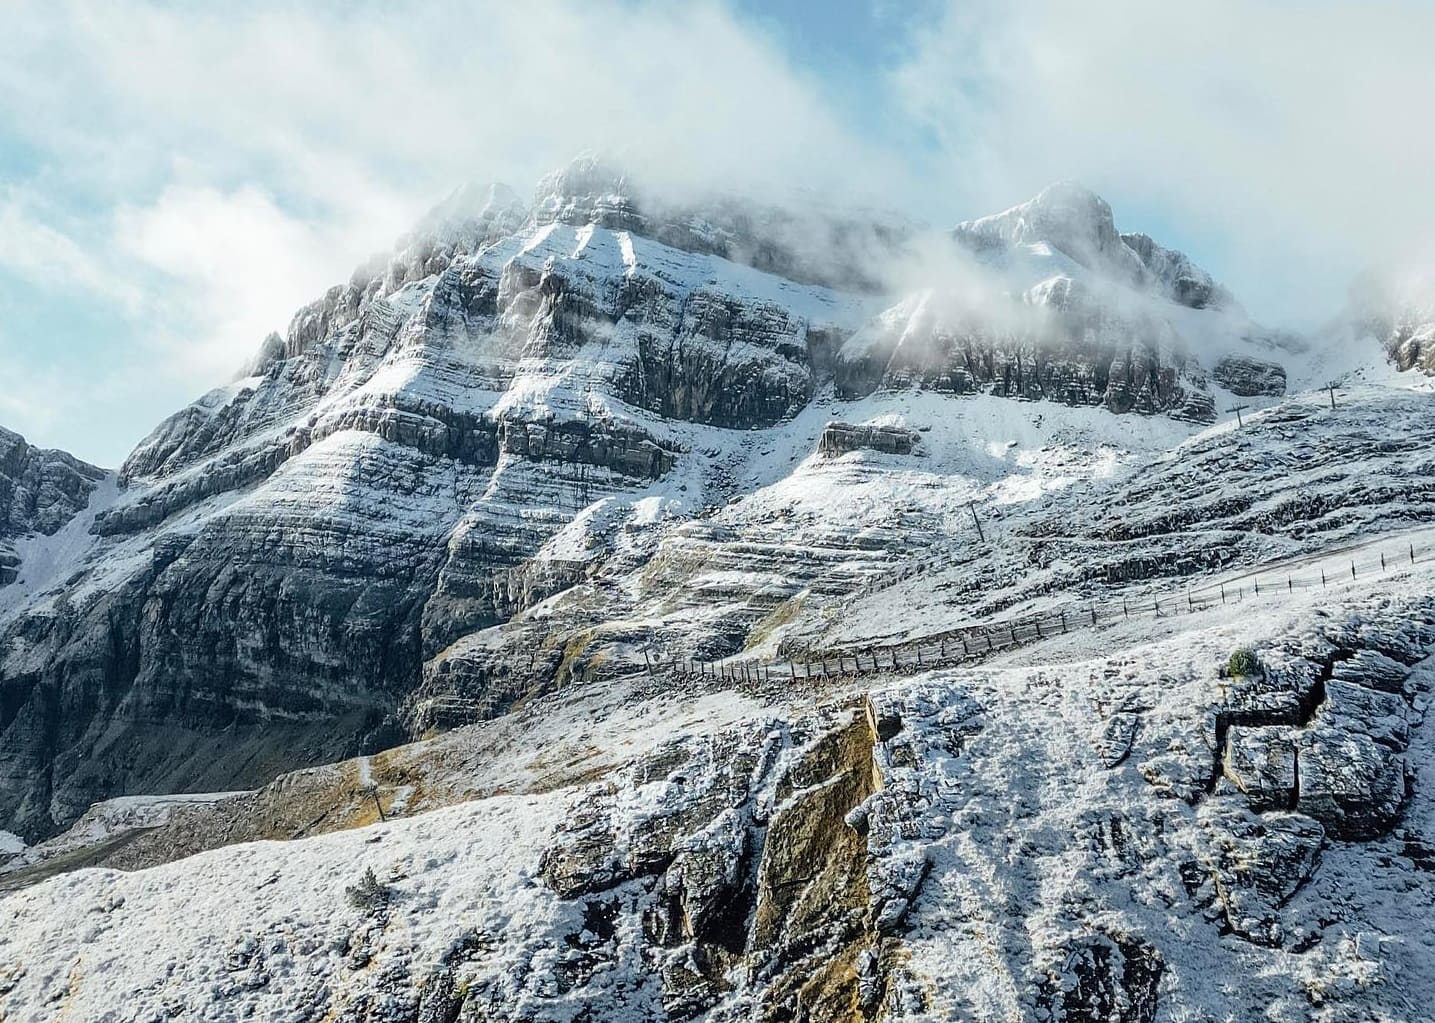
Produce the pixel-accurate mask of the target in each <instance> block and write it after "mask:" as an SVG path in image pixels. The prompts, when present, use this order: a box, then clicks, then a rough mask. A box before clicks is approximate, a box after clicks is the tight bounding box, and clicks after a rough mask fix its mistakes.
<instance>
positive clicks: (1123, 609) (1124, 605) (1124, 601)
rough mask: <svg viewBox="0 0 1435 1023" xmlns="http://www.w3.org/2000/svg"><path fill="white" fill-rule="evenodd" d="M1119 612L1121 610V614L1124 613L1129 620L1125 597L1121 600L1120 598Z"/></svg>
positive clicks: (1129, 614)
mask: <svg viewBox="0 0 1435 1023" xmlns="http://www.w3.org/2000/svg"><path fill="white" fill-rule="evenodd" d="M1121 610H1122V612H1124V613H1125V615H1126V617H1127V618H1130V617H1131V609H1130V608H1129V607H1127V606H1126V598H1125V597H1122V598H1121Z"/></svg>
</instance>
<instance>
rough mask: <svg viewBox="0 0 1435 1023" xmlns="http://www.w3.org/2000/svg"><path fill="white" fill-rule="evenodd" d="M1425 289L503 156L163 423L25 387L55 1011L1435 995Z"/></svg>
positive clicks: (1082, 193)
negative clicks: (64, 438)
mask: <svg viewBox="0 0 1435 1023" xmlns="http://www.w3.org/2000/svg"><path fill="white" fill-rule="evenodd" d="M1421 308H1424V307H1423V306H1421V305H1420V304H1419V303H1418V302H1416V303H1415V304H1413V305H1412V304H1410V303H1405V302H1403V301H1402V302H1401V303H1395V302H1394V301H1393V300H1386V299H1379V300H1377V299H1376V298H1369V299H1366V300H1363V301H1362V302H1357V303H1356V304H1353V306H1352V309H1351V311H1350V312H1349V314H1348V315H1347V316H1345V317H1343V318H1342V319H1341V321H1340V322H1339V323H1338V324H1335V325H1333V326H1331V327H1329V328H1327V329H1326V330H1323V331H1320V332H1316V333H1314V334H1312V335H1311V336H1308V337H1297V336H1295V335H1292V334H1289V333H1286V332H1281V331H1275V330H1271V329H1269V328H1266V327H1263V326H1262V325H1260V324H1258V323H1256V322H1254V321H1253V320H1252V319H1251V318H1250V316H1249V315H1248V314H1247V313H1246V312H1245V311H1244V309H1243V308H1242V306H1241V305H1240V303H1239V302H1238V301H1237V299H1236V297H1235V296H1233V295H1232V294H1231V293H1230V292H1229V291H1228V290H1227V289H1226V288H1225V287H1224V286H1222V285H1221V284H1220V283H1218V282H1216V281H1215V280H1213V279H1212V277H1211V276H1210V275H1209V274H1208V273H1206V272H1205V271H1204V270H1202V269H1201V268H1200V267H1198V266H1196V265H1195V264H1194V263H1193V262H1192V261H1191V260H1190V259H1188V258H1187V257H1186V256H1184V255H1182V254H1181V253H1179V252H1176V251H1174V250H1172V249H1169V248H1166V247H1164V246H1162V245H1161V244H1160V243H1159V242H1157V241H1156V240H1153V239H1152V238H1151V237H1149V236H1147V235H1145V234H1140V233H1132V232H1123V231H1121V230H1120V229H1119V228H1118V226H1117V218H1116V214H1115V213H1113V211H1112V209H1111V207H1110V206H1109V205H1108V204H1107V203H1106V202H1105V201H1103V200H1102V199H1101V198H1100V197H1098V196H1096V195H1094V194H1092V193H1091V192H1089V191H1087V190H1085V189H1084V188H1081V187H1080V186H1078V185H1075V184H1071V183H1061V184H1058V185H1054V186H1052V187H1050V188H1048V189H1046V190H1044V191H1043V192H1042V193H1040V194H1039V195H1038V196H1036V197H1035V198H1033V199H1032V200H1030V201H1029V202H1026V203H1023V204H1021V205H1019V206H1016V207H1014V208H1012V209H1010V210H1007V211H1005V212H1002V213H998V214H995V215H993V216H988V217H984V218H981V219H978V220H973V221H968V222H966V223H962V224H960V225H958V226H956V227H955V228H954V229H950V230H935V229H927V228H924V227H921V226H918V225H914V224H911V223H908V222H906V221H904V220H901V219H900V218H896V217H892V216H887V215H883V214H878V213H872V212H870V211H845V210H838V209H834V208H832V207H829V206H824V205H822V204H819V203H815V202H812V201H801V202H797V201H794V202H791V203H787V204H764V203H760V202H756V201H752V200H748V199H744V198H741V197H733V196H698V197H693V196H689V197H685V198H682V199H677V198H674V197H672V196H670V195H668V194H666V193H663V192H660V191H657V190H652V189H649V188H647V187H645V186H644V184H643V182H642V180H641V178H640V177H635V176H630V175H628V174H625V173H623V172H621V171H618V170H615V169H614V168H611V167H609V166H607V165H606V164H604V163H603V162H601V161H599V160H596V159H590V158H584V159H580V160H578V161H576V162H574V163H573V164H572V165H570V166H568V167H566V168H564V169H562V170H560V171H557V172H555V173H554V174H552V175H549V176H548V177H546V178H545V179H543V180H542V181H541V182H540V183H539V185H538V187H537V189H536V193H535V194H534V196H533V197H532V198H531V199H529V200H525V199H523V198H521V197H520V196H519V195H518V194H516V193H515V192H513V191H512V190H510V189H508V188H505V187H503V186H498V185H470V186H467V187H465V188H462V189H460V190H459V191H457V192H455V193H454V194H453V195H452V196H451V197H450V198H449V199H448V200H446V201H445V202H444V203H443V204H441V205H440V206H439V207H438V208H436V209H435V210H434V211H433V212H432V213H431V214H430V215H429V216H427V217H426V218H424V219H423V220H422V221H421V222H420V223H419V224H418V225H417V226H416V227H415V229H414V230H413V231H412V232H411V233H410V234H409V235H407V236H405V237H404V238H402V239H400V240H399V241H398V243H397V245H396V246H395V248H394V250H393V252H392V253H390V254H388V255H386V256H384V257H383V258H379V259H375V260H373V261H371V262H369V263H367V264H365V265H364V266H362V267H360V268H359V269H358V270H356V271H355V272H354V274H353V275H352V276H351V277H350V279H349V280H348V281H347V282H344V283H342V284H338V285H336V286H334V287H332V288H330V289H329V290H328V291H327V292H326V293H325V294H324V295H322V296H321V297H319V298H317V299H316V300H315V301H314V302H312V303H310V304H309V305H307V306H305V307H304V308H303V309H300V310H299V311H298V312H297V313H296V314H295V315H294V317H293V319H292V321H291V322H290V325H289V327H288V329H287V330H286V331H285V332H284V333H283V334H278V333H276V334H273V335H271V336H270V337H268V338H266V339H263V341H262V342H261V343H260V344H259V345H258V348H257V351H256V353H255V355H254V357H253V358H252V360H250V362H249V364H248V365H247V366H246V367H245V368H244V370H243V371H242V372H241V374H240V376H239V377H238V378H237V379H235V380H234V381H232V382H231V383H229V384H228V385H226V386H224V387H221V388H219V389H217V390H214V391H212V392H210V393H209V394H207V395H205V396H204V397H203V398H201V399H200V400H198V401H197V402H195V403H193V404H192V405H190V406H188V407H187V408H185V409H182V410H181V411H179V412H178V413H176V414H175V415H174V416H172V417H170V418H169V419H168V420H166V421H165V422H163V423H162V424H160V425H159V426H158V427H157V428H156V429H155V430H154V432H153V433H151V434H150V436H149V437H147V438H146V439H145V440H144V441H143V442H142V443H141V444H140V445H139V446H138V447H137V448H136V449H135V450H134V452H133V453H132V454H131V455H130V456H129V457H128V458H127V459H126V460H125V462H124V464H123V465H122V466H121V467H120V468H119V470H118V472H117V473H113V474H112V473H108V472H105V471H103V470H100V469H97V468H95V467H92V466H88V465H86V464H84V463H83V462H80V461H78V460H77V459H74V458H71V457H70V456H68V455H64V454H62V453H58V452H51V451H40V450H37V449H35V448H32V447H30V446H29V445H27V444H26V443H25V442H24V441H23V440H21V439H20V438H18V437H17V436H15V435H13V434H10V433H6V432H4V431H0V829H3V831H0V1018H4V1019H7V1020H8V1019H14V1020H17V1021H18V1020H42V1019H49V1018H54V1015H55V1013H57V1012H60V1013H68V1014H69V1015H70V1016H71V1017H72V1018H79V1019H115V1020H120V1019H126V1020H128V1019H154V1018H181V1019H183V1018H195V1019H201V1018H203V1019H219V1018H254V1019H273V1020H279V1019H286V1020H322V1019H343V1020H358V1021H371V1023H380V1021H382V1023H431V1021H444V1023H453V1021H458V1020H463V1021H470V1023H476V1021H479V1020H532V1021H538V1020H555V1021H556V1020H565V1021H566V1020H577V1019H584V1020H590V1021H598V1020H612V1021H625V1020H648V1019H708V1020H713V1021H719V1020H750V1019H763V1020H772V1021H780V1020H792V1021H798V1020H803V1021H825V1020H864V1019H865V1020H879V1019H893V1020H896V1019H913V1020H917V1019H931V1020H937V1019H970V1020H1014V1019H1015V1020H1032V1021H1051V1023H1056V1021H1069V1023H1096V1021H1112V1020H1120V1021H1123V1023H1127V1021H1130V1023H1155V1021H1158V1020H1161V1021H1172V1023H1174V1021H1176V1020H1225V1019H1233V1020H1234V1019H1240V1020H1245V1019H1268V1020H1280V1021H1286V1020H1289V1021H1295V1020H1305V1019H1318V1020H1329V1021H1338V1020H1339V1021H1344V1020H1350V1021H1355V1020H1375V1019H1378V1020H1417V1019H1423V1018H1427V1015H1426V1014H1427V1012H1428V1000H1423V999H1422V995H1421V992H1425V993H1426V994H1428V993H1429V992H1430V991H1432V990H1435V955H1432V949H1431V948H1429V947H1428V945H1429V941H1428V939H1427V937H1426V931H1427V930H1428V929H1427V928H1426V927H1425V926H1424V924H1423V921H1424V920H1425V919H1426V916H1427V915H1428V914H1429V913H1430V912H1431V911H1432V910H1435V882H1432V881H1431V876H1432V874H1431V871H1432V869H1435V800H1432V792H1435V789H1432V784H1435V782H1432V778H1431V774H1432V771H1435V753H1432V742H1435V733H1431V732H1429V728H1430V727H1431V726H1429V725H1428V724H1427V720H1426V717H1427V716H1426V709H1427V706H1428V702H1429V696H1430V692H1431V686H1432V684H1435V674H1432V665H1435V660H1432V656H1435V604H1432V601H1435V485H1432V483H1431V480H1432V479H1435V453H1432V451H1431V450H1430V446H1429V445H1428V444H1427V443H1426V442H1425V441H1424V438H1426V437H1428V436H1429V435H1430V433H1431V432H1432V430H1435V393H1432V389H1431V383H1430V380H1429V378H1428V377H1427V376H1426V375H1425V373H1426V372H1428V371H1429V370H1430V369H1431V366H1430V364H1429V360H1428V359H1427V358H1426V354H1428V353H1426V349H1427V348H1430V347H1431V345H1430V344H1428V341H1429V339H1428V338H1427V337H1426V334H1428V331H1427V330H1425V327H1426V326H1428V324H1426V323H1425V321H1424V320H1423V319H1421V318H1420V315H1417V313H1418V310H1419V309H1421ZM1422 331H1423V333H1422ZM1422 339H1424V340H1422ZM1422 345H1423V346H1424V347H1422ZM1238 416H1239V418H1237V417H1238ZM81 868H102V869H81ZM161 936H162V940H161Z"/></svg>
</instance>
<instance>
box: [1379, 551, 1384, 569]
mask: <svg viewBox="0 0 1435 1023" xmlns="http://www.w3.org/2000/svg"><path fill="white" fill-rule="evenodd" d="M1380 571H1382V572H1384V571H1385V552H1384V551H1381V552H1380Z"/></svg>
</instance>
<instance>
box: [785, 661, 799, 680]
mask: <svg viewBox="0 0 1435 1023" xmlns="http://www.w3.org/2000/svg"><path fill="white" fill-rule="evenodd" d="M787 673H788V674H789V675H791V676H792V680H793V681H794V682H796V681H797V665H795V664H793V663H792V662H791V661H788V662H787Z"/></svg>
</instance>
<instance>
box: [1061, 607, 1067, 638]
mask: <svg viewBox="0 0 1435 1023" xmlns="http://www.w3.org/2000/svg"><path fill="white" fill-rule="evenodd" d="M1061 632H1062V635H1065V634H1066V611H1064V610H1063V611H1062V612H1061Z"/></svg>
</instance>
